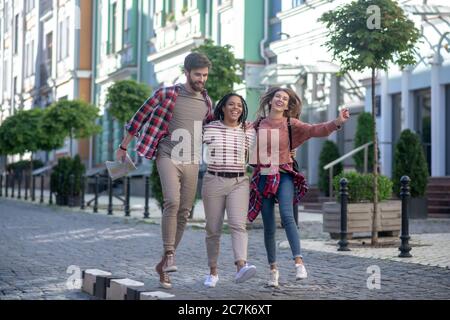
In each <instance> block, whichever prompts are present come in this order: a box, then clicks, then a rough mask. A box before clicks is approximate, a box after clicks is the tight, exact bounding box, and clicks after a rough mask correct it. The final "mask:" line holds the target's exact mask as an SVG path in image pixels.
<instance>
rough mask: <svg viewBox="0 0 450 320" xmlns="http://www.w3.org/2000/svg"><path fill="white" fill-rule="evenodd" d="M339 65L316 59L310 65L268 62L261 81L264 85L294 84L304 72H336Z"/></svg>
mask: <svg viewBox="0 0 450 320" xmlns="http://www.w3.org/2000/svg"><path fill="white" fill-rule="evenodd" d="M338 72H339V66H338V65H336V64H334V63H331V62H327V61H317V63H315V64H312V65H291V64H270V65H268V66H266V67H265V68H264V70H263V72H262V73H261V78H262V80H261V83H262V84H263V85H266V86H275V85H287V84H296V83H297V82H298V81H299V80H300V78H301V77H302V76H303V75H305V74H308V73H309V74H319V73H332V74H335V73H338Z"/></svg>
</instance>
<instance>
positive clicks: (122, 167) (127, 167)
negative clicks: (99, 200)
mask: <svg viewBox="0 0 450 320" xmlns="http://www.w3.org/2000/svg"><path fill="white" fill-rule="evenodd" d="M105 164H106V168H107V169H108V173H109V176H110V177H111V179H112V180H113V181H114V180H116V179H119V178H121V177H124V176H126V175H128V173H130V172H131V171H133V170H136V166H135V165H134V163H133V161H132V160H131V158H130V156H129V155H128V153H127V156H126V157H125V161H123V162H122V161H106V162H105Z"/></svg>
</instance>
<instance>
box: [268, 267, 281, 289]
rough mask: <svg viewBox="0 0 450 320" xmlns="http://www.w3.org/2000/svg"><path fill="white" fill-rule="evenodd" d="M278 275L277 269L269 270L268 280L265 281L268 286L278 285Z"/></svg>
mask: <svg viewBox="0 0 450 320" xmlns="http://www.w3.org/2000/svg"><path fill="white" fill-rule="evenodd" d="M279 277H280V273H279V272H278V270H277V269H275V270H270V278H269V282H267V285H268V286H269V287H278V278H279Z"/></svg>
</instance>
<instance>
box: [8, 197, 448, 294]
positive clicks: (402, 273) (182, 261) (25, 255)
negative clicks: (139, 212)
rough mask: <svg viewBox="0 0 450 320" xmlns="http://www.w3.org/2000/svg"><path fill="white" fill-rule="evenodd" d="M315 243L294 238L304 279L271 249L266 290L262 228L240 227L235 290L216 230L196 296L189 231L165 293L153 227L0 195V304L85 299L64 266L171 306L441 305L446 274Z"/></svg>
mask: <svg viewBox="0 0 450 320" xmlns="http://www.w3.org/2000/svg"><path fill="white" fill-rule="evenodd" d="M316 224H320V222H317V221H316V222H314V221H306V222H304V223H301V228H300V230H301V234H302V238H303V239H304V236H305V233H307V232H305V231H306V230H303V231H304V232H302V228H303V227H305V228H306V229H308V228H309V226H314V227H317V226H316ZM436 231H438V230H436ZM319 236H320V235H319ZM424 236H425V234H424ZM320 239H321V238H320V237H318V238H317V239H315V240H311V239H308V240H303V241H302V244H303V249H304V250H303V254H304V259H305V262H306V266H307V269H308V273H309V277H308V279H306V280H305V281H295V280H294V279H295V269H294V267H293V263H292V261H291V259H290V250H288V249H282V248H280V250H278V261H279V267H280V273H281V276H280V287H279V288H275V289H273V288H269V287H267V286H266V285H265V284H266V281H267V278H268V270H267V269H268V267H267V261H266V254H265V249H264V244H263V230H262V229H251V230H249V262H251V263H253V264H255V265H256V267H257V270H258V273H257V275H256V276H255V278H253V279H251V280H249V281H248V282H245V283H244V284H240V285H238V284H235V283H233V278H234V272H235V270H234V266H233V262H232V249H231V239H230V235H229V233H228V232H227V230H226V229H225V233H224V235H223V236H222V240H221V255H220V258H219V265H220V267H219V276H220V281H219V283H218V286H217V287H216V288H214V289H206V288H204V286H203V280H204V276H205V275H206V274H207V272H208V267H207V261H206V250H205V244H204V243H205V242H204V241H205V234H204V230H203V229H201V228H198V227H197V226H195V225H194V226H193V225H191V226H189V227H188V228H187V230H186V232H185V235H184V237H183V241H182V243H181V245H180V248H179V250H178V252H177V265H178V267H179V272H176V273H174V274H173V276H172V281H173V283H174V288H173V289H172V290H162V289H160V288H158V282H157V276H156V272H155V271H154V269H153V268H154V265H155V264H156V263H157V261H158V258H159V256H160V253H161V239H160V226H159V225H157V224H155V222H154V221H152V220H150V221H143V220H142V219H135V218H123V217H116V216H114V217H108V216H106V215H104V214H92V213H82V212H79V211H75V210H67V209H64V208H59V207H55V206H53V207H49V206H39V205H35V204H31V203H26V202H21V201H13V200H6V199H4V198H0V257H1V260H0V299H92V298H91V297H89V296H87V295H85V294H83V293H81V292H80V291H79V290H69V289H68V287H67V285H66V282H67V280H68V278H69V277H70V276H71V273H70V272H69V273H67V271H70V269H68V268H69V266H77V267H79V268H80V269H81V270H85V269H88V268H99V269H103V270H107V271H111V272H113V274H115V275H119V276H124V277H129V278H131V279H134V280H138V281H143V282H145V284H146V286H147V288H149V289H150V290H153V291H167V292H170V293H172V294H174V295H175V299H177V300H185V299H235V300H237V299H254V300H261V299H268V300H271V299H289V300H299V299H300V300H302V299H433V300H436V299H446V300H448V299H450V290H449V289H450V270H448V269H446V268H441V267H433V266H425V265H421V264H416V263H405V261H404V260H401V261H391V260H387V259H378V258H367V257H360V256H354V255H350V254H342V253H338V252H336V251H334V250H329V249H326V250H325V249H323V248H322V247H320V246H319V249H320V250H321V251H317V250H315V248H312V247H311V246H310V244H311V243H315V242H317V243H323V242H325V245H327V244H326V241H328V240H326V239H324V238H322V239H321V240H320ZM285 240H286V237H285V234H284V232H283V230H282V229H278V230H277V241H278V242H279V243H280V244H281V247H283V245H282V244H283V241H285ZM319 240H320V241H319ZM445 241H446V240H445ZM308 246H310V247H309V248H308ZM364 250H369V251H370V250H372V251H373V250H377V249H364ZM414 250H415V248H413V251H412V253H413V254H415V253H414ZM416 253H417V254H418V253H419V252H418V251H416ZM374 266H376V267H378V268H379V270H380V272H381V274H380V275H381V278H380V279H381V283H380V288H379V289H373V287H371V286H368V281H369V280H370V277H371V273H370V270H371V268H373V267H374Z"/></svg>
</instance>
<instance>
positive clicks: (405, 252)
mask: <svg viewBox="0 0 450 320" xmlns="http://www.w3.org/2000/svg"><path fill="white" fill-rule="evenodd" d="M410 182H411V179H410V178H409V177H408V176H403V177H402V178H401V179H400V183H401V188H400V198H401V199H402V235H401V236H400V239H401V241H402V243H401V245H400V247H399V248H398V250H400V254H399V255H398V256H399V257H400V258H410V257H412V255H411V253H409V252H410V251H411V246H410V245H409V239H410V236H409V219H408V197H409V196H410V195H411V194H410V193H409V183H410Z"/></svg>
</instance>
